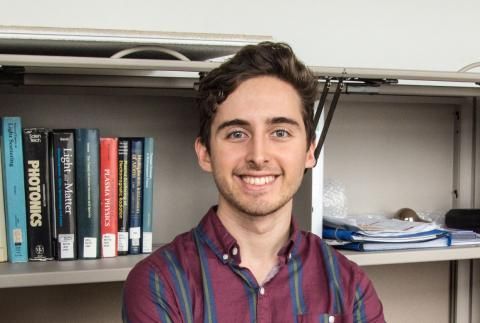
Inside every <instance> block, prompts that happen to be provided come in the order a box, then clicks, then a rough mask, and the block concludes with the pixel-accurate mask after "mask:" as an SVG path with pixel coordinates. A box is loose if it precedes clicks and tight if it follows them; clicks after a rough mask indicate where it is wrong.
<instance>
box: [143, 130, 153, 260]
mask: <svg viewBox="0 0 480 323" xmlns="http://www.w3.org/2000/svg"><path fill="white" fill-rule="evenodd" d="M143 169H144V176H143V216H142V253H150V252H152V239H153V237H152V231H153V230H152V218H153V138H151V137H147V138H145V143H144V167H143Z"/></svg>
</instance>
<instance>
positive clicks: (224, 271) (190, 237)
mask: <svg viewBox="0 0 480 323" xmlns="http://www.w3.org/2000/svg"><path fill="white" fill-rule="evenodd" d="M291 231H292V233H291V236H290V239H289V241H288V242H287V244H286V245H285V246H284V247H283V248H282V249H281V250H280V252H279V253H278V266H277V267H276V268H274V269H273V270H272V272H271V275H269V276H270V277H269V278H268V279H267V281H266V282H264V283H263V284H259V282H257V281H256V280H255V278H254V276H253V275H252V273H251V272H250V270H248V269H247V268H244V267H241V266H240V265H239V264H240V263H241V259H240V255H241V250H240V248H239V246H238V244H237V242H236V241H235V239H234V238H233V237H232V236H231V235H230V234H229V233H228V232H227V230H226V229H225V227H224V226H223V225H222V223H221V222H220V220H219V218H218V216H217V214H216V209H215V208H212V209H210V211H209V212H208V213H207V214H206V215H205V217H204V218H203V219H202V221H201V222H200V224H199V225H198V226H197V227H196V228H195V229H192V230H191V231H190V232H187V233H184V234H181V235H179V236H177V237H176V238H175V239H174V240H173V241H172V242H171V243H169V244H167V245H165V246H163V247H162V248H160V249H158V250H156V251H155V252H154V253H153V254H151V255H150V256H148V257H147V258H146V259H144V260H143V261H141V262H139V263H138V264H137V265H136V266H135V267H134V268H133V269H132V271H131V272H130V274H129V275H128V278H127V281H126V283H125V287H124V300H123V301H124V304H123V319H124V322H131V323H136V322H188V323H190V322H192V323H193V322H206V323H207V322H227V323H236V322H239V323H240V322H241V323H246V322H257V323H267V322H269V323H270V322H272V323H283V322H285V323H286V322H288V323H290V322H299V323H301V322H303V323H309V322H320V323H323V322H325V323H326V322H328V323H345V322H369V323H376V322H382V323H383V322H385V320H384V318H383V309H382V304H381V302H380V300H379V299H378V297H377V294H376V292H375V290H374V288H373V286H372V283H371V282H370V280H369V279H368V278H367V276H366V275H365V273H364V272H363V271H362V270H361V269H360V268H359V267H358V266H357V265H356V264H354V263H353V262H351V261H349V260H348V259H347V258H345V257H344V256H343V255H341V254H339V253H338V252H337V251H335V250H333V249H332V248H331V247H329V246H327V245H326V244H325V243H324V242H323V241H322V240H321V239H320V238H319V237H317V236H316V235H314V234H312V233H309V232H303V231H299V230H298V229H297V226H296V224H295V222H294V221H292V229H291Z"/></svg>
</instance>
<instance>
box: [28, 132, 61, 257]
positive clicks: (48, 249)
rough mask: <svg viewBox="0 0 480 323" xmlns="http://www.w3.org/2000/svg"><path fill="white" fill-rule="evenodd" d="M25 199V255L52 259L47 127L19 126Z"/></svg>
mask: <svg viewBox="0 0 480 323" xmlns="http://www.w3.org/2000/svg"><path fill="white" fill-rule="evenodd" d="M23 160H24V169H25V200H26V201H27V207H26V208H27V237H28V258H29V259H30V260H33V261H45V260H52V259H53V258H54V254H53V246H52V230H51V229H52V227H51V220H50V219H51V215H50V184H49V178H48V176H49V169H48V167H49V165H48V164H49V162H48V131H47V130H46V129H43V128H27V129H23Z"/></svg>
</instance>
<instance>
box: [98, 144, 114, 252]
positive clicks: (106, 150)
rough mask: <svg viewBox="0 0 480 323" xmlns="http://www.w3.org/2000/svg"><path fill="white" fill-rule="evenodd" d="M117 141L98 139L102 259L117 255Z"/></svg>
mask: <svg viewBox="0 0 480 323" xmlns="http://www.w3.org/2000/svg"><path fill="white" fill-rule="evenodd" d="M117 147H118V139H117V138H100V223H101V226H100V234H101V243H102V257H115V256H116V255H117V231H118V161H117V160H118V154H117V149H118V148H117Z"/></svg>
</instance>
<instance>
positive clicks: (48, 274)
mask: <svg viewBox="0 0 480 323" xmlns="http://www.w3.org/2000/svg"><path fill="white" fill-rule="evenodd" d="M341 253H342V254H344V255H345V256H346V257H347V258H348V259H350V260H352V261H354V262H356V263H357V264H359V265H360V266H372V265H392V264H404V263H419V262H434V261H450V260H464V259H477V258H480V246H475V247H450V248H438V249H437V248H435V249H423V250H420V249H419V250H401V251H383V252H355V251H341ZM146 256H148V255H146V254H144V255H129V256H122V257H116V258H105V259H98V260H76V261H48V262H28V263H18V264H11V263H2V264H0V288H14V287H32V286H50V285H69V284H87V283H105V282H116V281H124V280H125V279H126V278H127V275H128V272H129V271H130V269H132V268H133V266H134V265H135V264H136V263H137V262H139V261H140V260H142V259H143V258H145V257H146Z"/></svg>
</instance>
